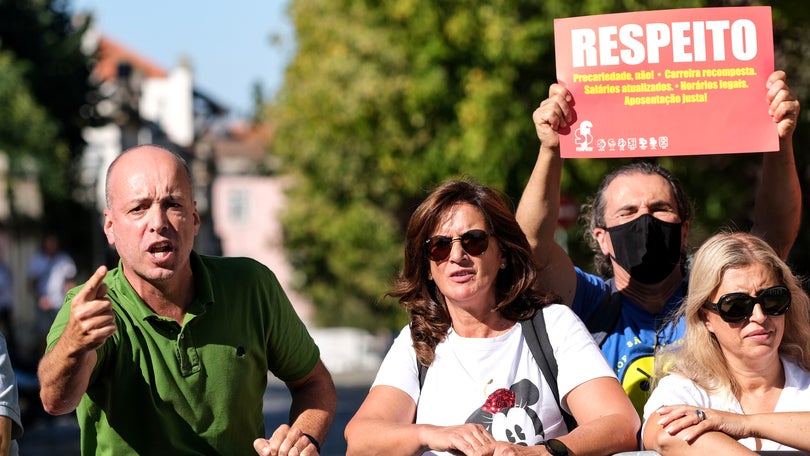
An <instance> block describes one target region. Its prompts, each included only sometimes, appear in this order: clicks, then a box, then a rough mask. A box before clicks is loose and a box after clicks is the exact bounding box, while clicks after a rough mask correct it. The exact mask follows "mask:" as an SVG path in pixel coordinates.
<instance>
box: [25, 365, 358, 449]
mask: <svg viewBox="0 0 810 456" xmlns="http://www.w3.org/2000/svg"><path fill="white" fill-rule="evenodd" d="M367 379H368V377H367V376H363V377H359V378H358V377H355V378H354V379H349V380H348V381H346V380H344V381H341V379H340V378H338V377H336V378H335V381H336V383H337V385H338V386H337V392H338V406H337V413H336V415H335V421H334V424H333V425H332V430H331V431H330V433H329V436H328V437H327V439H326V442H324V445H323V448H322V452H321V455H322V456H344V455H345V454H346V441H345V440H344V439H343V428H344V427H345V426H346V423H347V422H348V421H349V419H350V418H351V417H352V416H353V415H354V412H355V411H357V408H358V407H359V406H360V403H361V402H363V399H365V397H366V393H368V387H369V382H368V380H367ZM289 405H290V398H289V394H288V393H287V390H286V389H285V388H284V387H283V385H280V384H278V383H271V384H270V385H269V386H268V388H267V393H266V394H265V398H264V411H265V413H264V422H265V428H266V429H268V430H270V429H275V428H276V427H277V426H278V424H279V423H282V422H286V421H287V414H288V412H289ZM24 424H25V423H24ZM18 443H19V445H20V455H22V456H45V455H48V456H50V455H54V454H58V455H60V456H74V455H75V456H79V454H80V452H79V427H78V425H77V424H76V418H75V416H74V415H69V416H63V417H57V418H50V419H40V420H38V421H36V422H35V423H33V424H26V429H25V434H24V435H23V437H22V439H20V441H19V442H18Z"/></svg>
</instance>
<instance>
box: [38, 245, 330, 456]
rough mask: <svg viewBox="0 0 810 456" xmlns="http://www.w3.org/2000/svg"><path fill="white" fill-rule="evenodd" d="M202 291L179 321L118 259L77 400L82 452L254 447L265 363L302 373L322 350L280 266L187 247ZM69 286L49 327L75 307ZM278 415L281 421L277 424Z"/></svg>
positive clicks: (58, 325)
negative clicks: (154, 303) (103, 327)
mask: <svg viewBox="0 0 810 456" xmlns="http://www.w3.org/2000/svg"><path fill="white" fill-rule="evenodd" d="M191 266H192V270H193V274H194V281H195V288H196V296H195V298H194V302H193V303H192V304H191V306H190V307H189V309H188V313H187V314H186V316H185V319H184V321H183V324H182V325H178V324H177V323H176V322H175V321H174V320H171V319H168V318H164V317H160V316H158V315H157V314H155V313H154V312H153V311H152V310H151V309H149V307H147V306H146V305H145V304H144V303H143V301H142V300H141V299H140V298H139V297H138V295H137V294H136V293H135V290H133V289H132V286H130V284H129V282H127V280H126V278H125V277H124V274H123V271H122V269H121V266H120V264H119V266H118V267H117V268H115V269H112V270H111V271H109V272H108V273H107V276H106V277H105V279H104V282H105V283H106V284H107V285H108V287H109V291H108V293H107V297H108V298H109V299H110V301H112V305H113V310H114V312H115V322H116V324H117V325H118V330H117V331H116V333H115V334H114V335H113V336H112V337H110V338H109V339H107V341H106V342H105V343H104V345H103V346H101V347H100V348H99V349H98V350H97V352H98V363H97V364H96V366H95V368H94V370H93V375H92V377H91V379H90V385H89V386H88V388H87V391H86V393H85V395H84V396H83V397H82V400H81V403H80V404H79V406H78V408H77V409H76V412H77V416H78V420H79V426H80V427H81V446H82V454H99V455H100V454H104V455H116V456H118V455H125V454H140V455H153V454H172V455H191V454H194V455H203V454H206V455H209V454H210V455H213V454H228V455H231V454H233V455H238V454H244V455H255V454H256V453H255V451H254V450H253V440H254V439H255V438H257V437H263V436H265V431H264V416H263V414H262V403H263V396H264V392H265V389H266V387H267V372H268V370H269V371H270V372H272V373H273V374H274V375H275V376H276V377H278V378H280V379H281V380H284V381H294V380H299V379H301V378H303V377H304V376H305V375H307V374H308V373H309V372H311V371H312V369H313V368H314V367H315V365H316V363H317V362H318V359H319V357H320V353H319V351H318V347H317V346H316V345H315V343H314V341H313V340H312V337H310V335H309V333H308V332H307V330H306V328H305V327H304V324H303V323H302V322H301V320H300V319H299V318H298V316H297V315H296V313H295V311H294V309H293V307H292V305H291V304H290V302H289V300H288V298H287V296H286V295H285V293H284V291H283V290H282V288H281V286H280V285H279V283H278V280H277V279H276V277H275V275H274V274H273V273H272V272H271V271H270V270H269V269H268V268H266V267H265V266H263V265H261V264H260V263H258V262H256V261H254V260H251V259H247V258H221V257H209V256H201V255H198V254H196V253H194V252H192V254H191ZM77 291H78V288H74V289H73V290H71V291H70V292H69V293H68V295H67V297H66V299H65V304H64V306H63V307H62V309H61V311H60V312H59V315H58V316H57V317H56V321H55V322H54V324H53V327H52V328H51V331H50V334H48V349H49V350H50V349H51V348H52V347H53V346H54V344H55V343H56V341H57V340H58V339H59V337H60V335H61V334H62V331H64V328H65V325H66V324H67V321H68V318H69V316H70V300H71V298H72V297H73V295H75V294H76V292H77ZM279 424H280V423H279Z"/></svg>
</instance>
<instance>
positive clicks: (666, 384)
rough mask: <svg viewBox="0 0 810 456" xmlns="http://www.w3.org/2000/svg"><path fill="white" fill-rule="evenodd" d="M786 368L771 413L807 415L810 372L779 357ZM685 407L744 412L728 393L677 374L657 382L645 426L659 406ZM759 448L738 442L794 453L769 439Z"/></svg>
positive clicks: (750, 440)
mask: <svg viewBox="0 0 810 456" xmlns="http://www.w3.org/2000/svg"><path fill="white" fill-rule="evenodd" d="M781 360H782V366H783V368H784V369H785V387H784V388H783V389H782V393H781V394H780V395H779V400H778V401H777V402H776V407H774V410H773V411H774V412H806V411H808V410H810V372H807V371H806V370H804V369H802V368H801V366H799V365H798V364H796V363H795V362H794V361H793V360H791V359H790V358H787V357H782V358H781ZM678 404H687V405H694V406H696V407H701V408H707V409H715V410H722V411H726V412H732V413H740V414H742V413H745V412H743V409H742V406H741V405H740V402H739V401H738V400H737V398H735V397H734V395H733V394H731V392H718V393H712V394H709V393H707V392H706V391H704V390H703V389H702V388H700V387H699V386H697V385H695V384H694V383H693V382H692V381H691V380H689V379H687V378H685V377H682V376H680V375H677V374H672V375H667V376H666V377H664V378H662V379H661V381H660V382H658V386H657V387H656V388H655V390H653V392H652V394H651V395H650V398H649V399H648V400H647V403H646V404H645V405H644V423H645V425H646V423H647V418H649V417H650V415H652V414H653V413H654V412H655V411H656V410H658V408H659V407H662V406H664V405H678ZM761 441H762V448H756V441H755V440H754V439H753V438H745V439H740V440H738V442H740V443H741V444H742V445H743V446H745V447H746V448H748V449H750V450H754V451H785V450H794V448H791V447H789V446H785V445H782V444H780V443H777V442H773V441H771V440H765V439H762V440H761Z"/></svg>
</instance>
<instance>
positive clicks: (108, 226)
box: [104, 209, 115, 245]
mask: <svg viewBox="0 0 810 456" xmlns="http://www.w3.org/2000/svg"><path fill="white" fill-rule="evenodd" d="M104 235H105V236H106V237H107V243H108V244H110V245H115V233H114V232H113V222H112V219H111V218H110V213H109V211H108V210H107V209H105V210H104Z"/></svg>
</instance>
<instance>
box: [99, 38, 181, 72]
mask: <svg viewBox="0 0 810 456" xmlns="http://www.w3.org/2000/svg"><path fill="white" fill-rule="evenodd" d="M96 53H97V55H96V56H97V58H98V63H97V64H96V67H95V69H94V70H93V74H94V75H95V76H96V77H97V78H98V79H99V80H101V81H108V80H110V79H115V77H116V76H117V75H118V65H119V63H121V62H126V63H129V64H130V65H132V67H133V68H135V69H137V70H139V71H140V72H141V73H143V75H144V76H145V77H147V78H165V77H166V76H167V73H166V71H165V70H164V69H163V68H161V67H159V66H158V65H156V64H154V63H152V62H150V61H149V60H147V59H146V58H144V57H141V56H140V55H138V54H137V53H136V52H134V51H132V50H130V49H127V48H126V47H124V46H123V45H121V44H119V43H116V42H115V41H113V40H111V39H109V38H106V37H102V38H101V39H100V40H99V43H98V50H97V51H96Z"/></svg>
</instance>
